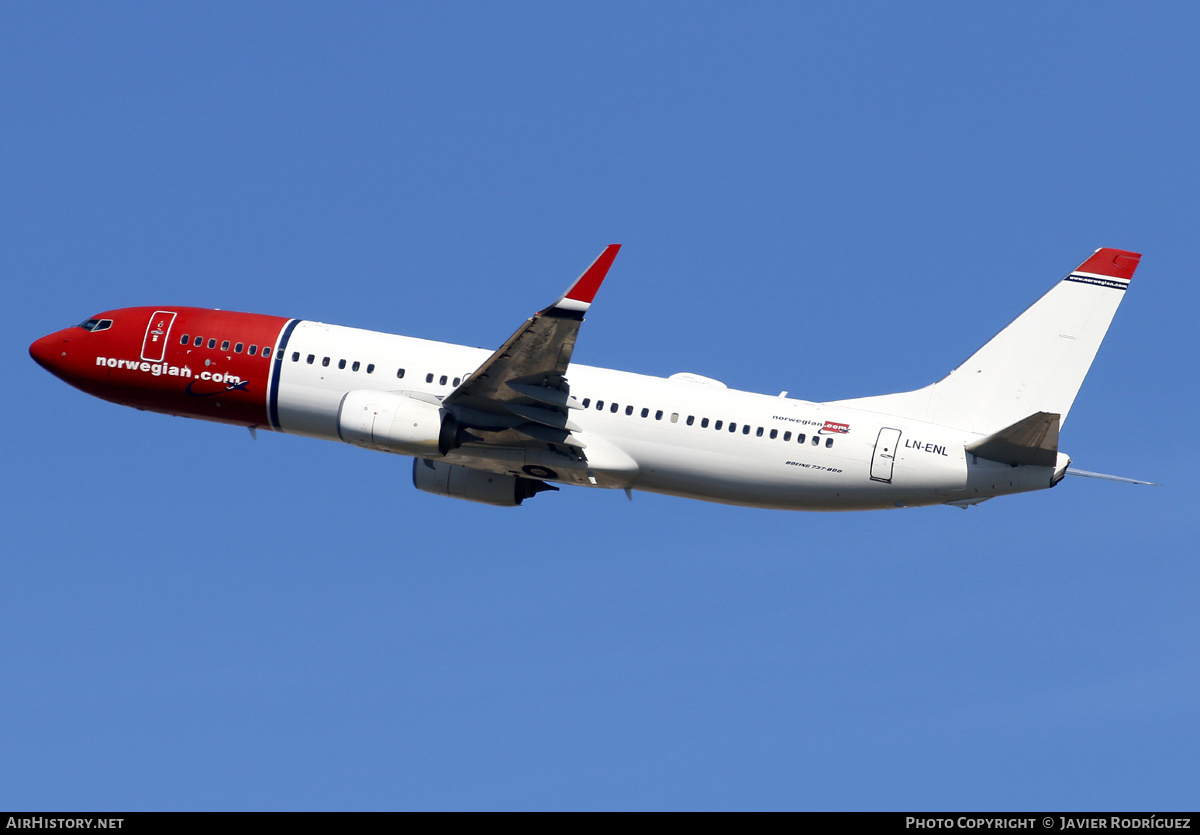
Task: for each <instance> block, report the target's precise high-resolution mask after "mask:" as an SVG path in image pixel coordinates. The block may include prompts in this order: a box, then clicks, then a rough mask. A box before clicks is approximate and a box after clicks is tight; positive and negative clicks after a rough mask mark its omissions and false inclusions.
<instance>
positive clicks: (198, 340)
mask: <svg viewBox="0 0 1200 835" xmlns="http://www.w3.org/2000/svg"><path fill="white" fill-rule="evenodd" d="M192 344H193V345H195V346H196V347H197V348H199V347H200V346H201V345H203V344H204V337H203V336H197V337H196V339H195V340H194V341H193V342H192Z"/></svg>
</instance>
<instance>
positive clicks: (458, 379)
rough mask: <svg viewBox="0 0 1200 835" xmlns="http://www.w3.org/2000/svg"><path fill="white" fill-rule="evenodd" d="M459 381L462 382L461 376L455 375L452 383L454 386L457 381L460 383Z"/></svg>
mask: <svg viewBox="0 0 1200 835" xmlns="http://www.w3.org/2000/svg"><path fill="white" fill-rule="evenodd" d="M461 382H462V377H455V378H454V385H455V386H458V384H459V383H461Z"/></svg>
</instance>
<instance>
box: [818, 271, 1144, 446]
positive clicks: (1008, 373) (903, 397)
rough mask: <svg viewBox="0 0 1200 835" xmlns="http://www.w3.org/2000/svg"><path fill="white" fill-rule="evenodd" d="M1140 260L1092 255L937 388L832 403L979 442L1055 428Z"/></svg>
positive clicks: (1069, 407)
mask: <svg viewBox="0 0 1200 835" xmlns="http://www.w3.org/2000/svg"><path fill="white" fill-rule="evenodd" d="M1141 257H1142V256H1141V254H1140V253H1137V252H1126V251H1125V250H1121V249H1098V250H1096V252H1095V254H1094V255H1092V257H1091V258H1089V259H1087V260H1086V261H1084V262H1083V263H1082V264H1080V265H1079V267H1078V268H1076V269H1075V270H1074V271H1073V272H1072V273H1071V274H1070V275H1068V276H1067V277H1066V278H1064V279H1063V280H1062V281H1060V282H1058V284H1056V285H1054V287H1052V288H1051V289H1050V292H1048V293H1046V295H1044V296H1042V297H1041V298H1040V299H1038V300H1037V301H1036V302H1034V303H1033V305H1032V306H1031V307H1029V308H1028V309H1027V310H1026V311H1025V312H1024V313H1022V314H1021V315H1020V316H1018V317H1017V318H1016V319H1015V320H1014V321H1013V322H1012V324H1010V325H1009V326H1008V327H1006V328H1005V329H1004V330H1002V331H1000V333H998V334H996V336H994V337H992V340H991V341H990V342H988V343H987V344H986V345H984V346H983V347H982V348H980V349H979V350H978V351H976V352H975V353H974V354H972V355H971V357H970V358H969V359H968V360H967V361H966V362H964V363H963V364H962V365H960V366H959V367H958V368H956V369H954V370H953V371H951V372H950V373H949V374H948V375H947V376H946V377H944V378H943V379H941V380H940V381H938V382H936V383H934V384H933V385H931V386H926V387H925V388H923V389H917V390H916V391H908V392H903V393H900V394H884V395H879V396H876V397H860V398H856V399H854V400H840V401H838V403H839V404H842V405H846V406H854V407H855V408H859V409H867V410H869V411H874V412H886V413H888V414H894V415H900V416H903V417H910V418H915V419H917V420H925V421H929V422H931V423H940V424H943V425H945V426H952V427H955V428H957V429H966V430H968V431H972V432H979V433H981V434H988V433H992V432H996V431H997V430H999V429H1001V428H1003V427H1007V426H1010V425H1011V424H1014V423H1016V422H1018V421H1020V420H1021V419H1022V418H1025V417H1027V416H1029V415H1031V414H1033V413H1034V412H1049V413H1052V414H1057V415H1060V416H1061V418H1060V421H1059V422H1060V424H1061V423H1063V422H1065V421H1066V419H1067V413H1068V412H1069V411H1070V410H1071V404H1072V403H1073V402H1074V401H1075V395H1076V394H1078V393H1079V387H1080V385H1082V384H1083V378H1084V376H1085V375H1086V374H1087V372H1088V369H1089V368H1090V367H1091V365H1092V360H1093V359H1095V357H1096V351H1097V350H1098V349H1099V348H1100V343H1101V341H1103V339H1104V334H1105V333H1107V332H1108V326H1109V324H1110V323H1111V322H1112V318H1113V315H1114V314H1115V313H1116V312H1117V306H1118V305H1119V304H1120V303H1121V299H1122V298H1124V296H1125V289H1126V288H1127V287H1128V286H1129V280H1130V279H1131V278H1132V277H1133V272H1134V270H1136V269H1137V265H1138V261H1139V259H1141Z"/></svg>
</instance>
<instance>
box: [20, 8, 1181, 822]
mask: <svg viewBox="0 0 1200 835" xmlns="http://www.w3.org/2000/svg"><path fill="white" fill-rule="evenodd" d="M1198 39H1200V12H1197V11H1196V9H1195V8H1194V7H1193V6H1191V5H1188V4H1183V3H1177V4H1154V5H1152V6H1150V7H1144V6H1143V7H1135V6H1134V5H1132V4H1105V3H1051V4H1045V3H1015V4H1004V5H1003V6H1002V7H1001V6H996V7H993V8H981V7H980V6H979V5H978V4H948V3H947V4H941V3H937V4H932V3H923V4H903V5H897V4H882V3H866V4H855V5H853V6H850V7H848V8H847V7H844V4H842V5H841V6H836V7H833V6H829V5H828V4H821V5H818V4H809V5H801V4H783V3H771V4H756V5H754V6H752V7H749V8H747V7H746V6H745V4H713V3H686V4H684V3H660V4H651V5H649V6H647V5H646V4H624V3H606V4H602V5H600V6H595V7H594V8H591V9H588V10H584V9H582V8H581V6H580V5H579V4H536V3H529V4H519V5H518V4H420V5H418V4H411V5H400V4H358V5H352V6H346V5H344V4H343V5H334V4H329V5H316V4H284V3H277V4H262V3H259V4H246V3H204V4H149V3H147V4H132V5H131V4H121V3H108V4H100V5H97V4H82V3H36V4H35V3H24V4H21V3H8V4H3V5H2V6H0V116H2V118H0V178H2V179H0V252H3V258H2V261H0V263H2V264H3V271H4V276H5V286H6V287H7V288H8V290H9V298H10V303H9V304H6V305H3V306H2V307H0V325H2V327H0V333H2V334H3V337H2V339H3V343H2V345H3V349H4V350H3V356H4V357H5V358H6V359H7V362H8V366H7V367H8V371H7V375H6V376H7V379H8V380H9V385H8V391H9V392H10V394H9V396H8V398H7V399H6V401H5V402H6V406H7V408H5V409H4V410H3V411H2V413H0V415H2V416H0V421H3V437H5V438H7V441H6V442H5V447H4V448H5V456H4V457H5V463H4V470H3V471H4V473H5V478H4V485H5V486H4V490H5V494H6V495H5V501H4V502H3V504H2V509H0V529H2V530H3V533H4V537H3V541H4V547H3V554H4V556H3V558H2V559H0V572H2V573H0V578H2V582H3V589H4V593H3V602H2V603H0V671H3V675H0V751H3V752H4V756H2V757H0V807H6V808H46V809H62V810H70V809H117V810H128V809H521V808H550V809H577V808H634V809H659V808H696V809H749V808H771V809H775V808H786V809H950V810H954V809H994V810H1003V809H1019V810H1037V809H1080V810H1086V809H1106V810H1110V809H1111V810H1125V809H1129V810H1148V811H1155V810H1162V809H1178V808H1195V806H1196V800H1197V790H1196V786H1198V785H1200V764H1198V760H1197V750H1200V745H1198V743H1200V727H1198V723H1197V720H1196V707H1195V706H1196V704H1197V703H1200V665H1198V659H1200V614H1198V609H1197V606H1196V592H1197V587H1198V585H1200V569H1198V568H1197V547H1196V542H1197V534H1198V533H1200V530H1198V525H1197V521H1196V512H1195V507H1196V502H1197V498H1198V491H1197V477H1196V461H1197V456H1196V452H1195V450H1194V449H1193V448H1192V446H1191V443H1190V439H1191V434H1192V433H1191V431H1190V428H1191V426H1192V423H1193V419H1194V415H1195V414H1196V412H1197V407H1198V405H1200V404H1198V402H1197V401H1198V397H1197V393H1196V384H1195V358H1196V355H1197V337H1196V329H1195V326H1194V323H1193V321H1192V320H1193V318H1194V315H1195V314H1194V311H1195V309H1196V307H1197V302H1200V293H1198V292H1197V289H1196V271H1195V261H1196V255H1195V245H1196V230H1197V228H1198V221H1200V211H1198V209H1200V206H1198V197H1197V195H1200V177H1198V171H1200V168H1198V166H1197V163H1196V140H1197V136H1198V135H1200V117H1198V113H1200V111H1198V109H1197V107H1196V102H1197V94H1198V93H1200V89H1198V81H1197V79H1200V51H1198V50H1197V49H1196V48H1195V44H1196V43H1197V42H1198ZM612 242H620V243H622V244H624V245H625V246H624V249H622V251H621V254H620V256H619V257H618V259H617V262H616V264H615V266H614V268H613V270H612V272H611V273H610V275H609V279H608V282H607V283H606V285H605V287H604V288H603V290H602V291H601V293H600V295H599V296H598V298H597V300H596V303H595V304H594V305H593V306H592V309H591V311H590V313H589V317H588V322H587V324H586V325H585V326H584V328H583V331H582V334H581V336H580V340H579V343H578V346H577V350H576V354H575V357H576V359H577V360H579V361H581V362H586V363H589V364H594V365H603V366H610V367H616V368H622V369H627V370H632V371H638V372H642V373H649V374H659V375H667V374H671V373H674V372H677V371H692V372H696V373H700V374H705V375H708V376H713V377H717V378H719V379H721V380H724V381H726V382H727V383H728V384H729V385H731V386H734V387H737V388H744V389H748V390H751V391H760V392H768V393H772V394H773V393H776V392H778V391H779V390H783V389H786V390H788V391H790V392H791V393H792V395H793V396H797V397H803V398H807V399H815V400H825V399H834V398H841V397H852V396H858V395H866V394H874V393H882V392H885V391H898V390H904V389H908V388H914V387H917V386H920V385H924V384H925V383H928V382H931V381H932V380H934V379H937V378H938V377H940V376H942V375H943V374H944V373H946V372H947V371H948V370H950V369H951V368H952V367H954V365H956V364H957V363H958V362H960V361H961V360H962V359H964V358H965V357H966V356H967V355H968V354H970V353H971V352H972V351H973V350H974V349H975V348H976V347H978V345H980V344H981V343H982V342H984V341H985V340H986V339H987V338H988V337H990V336H991V335H992V334H993V333H994V332H995V331H997V330H998V329H999V328H1001V327H1002V326H1003V325H1005V324H1006V323H1007V322H1008V321H1009V320H1011V319H1012V318H1013V317H1015V316H1016V314H1017V313H1019V312H1020V311H1021V310H1022V309H1023V308H1024V307H1025V306H1026V305H1028V304H1029V303H1030V302H1032V301H1033V300H1034V299H1035V298H1036V297H1037V296H1038V295H1040V294H1041V293H1042V292H1044V291H1045V290H1046V289H1047V288H1048V287H1049V286H1050V285H1051V284H1052V283H1053V282H1054V281H1055V280H1057V279H1058V278H1059V277H1061V276H1062V275H1063V274H1065V273H1066V272H1067V271H1069V270H1070V269H1071V268H1072V267H1074V266H1075V265H1076V264H1078V263H1079V262H1081V261H1082V260H1083V259H1084V258H1085V257H1086V256H1087V255H1088V254H1089V253H1091V251H1092V250H1094V249H1096V248H1097V247H1100V246H1111V247H1119V248H1125V249H1133V250H1137V251H1140V252H1143V253H1145V257H1144V259H1143V261H1142V266H1141V268H1140V270H1139V271H1138V273H1137V275H1136V277H1135V279H1134V281H1133V283H1132V287H1131V289H1130V291H1129V293H1128V295H1127V298H1126V299H1125V301H1124V303H1123V305H1122V308H1121V310H1120V311H1119V312H1118V314H1117V318H1116V320H1115V322H1114V325H1113V327H1112V329H1111V330H1110V331H1109V335H1108V339H1107V340H1106V342H1105V344H1104V345H1103V347H1102V348H1101V351H1100V354H1099V356H1098V358H1097V361H1096V364H1095V365H1094V366H1093V369H1092V372H1091V374H1090V375H1089V377H1088V379H1087V381H1086V382H1085V384H1084V387H1083V390H1082V392H1081V393H1080V396H1079V398H1078V399H1077V400H1076V403H1075V408H1074V410H1073V411H1072V413H1071V416H1070V420H1069V421H1068V423H1067V424H1066V426H1065V428H1064V431H1063V434H1062V447H1063V449H1064V450H1065V451H1067V452H1068V453H1070V454H1071V455H1072V457H1073V458H1074V460H1075V461H1076V463H1077V464H1078V465H1079V466H1081V467H1083V468H1086V469H1092V470H1100V471H1103V472H1113V473H1119V474H1124V475H1130V476H1136V477H1143V478H1149V479H1152V480H1154V481H1158V482H1161V483H1162V485H1163V486H1161V487H1157V488H1135V487H1129V486H1124V485H1117V484H1109V483H1103V482H1095V481H1090V480H1085V479H1070V480H1068V481H1067V482H1065V483H1063V484H1062V485H1060V486H1059V487H1058V488H1056V489H1054V490H1052V491H1049V492H1044V493H1040V494H1033V495H1027V496H1018V497H1010V498H1004V499H998V500H995V501H992V502H988V503H986V504H984V505H982V506H980V507H977V508H973V509H971V510H969V511H966V512H964V511H960V510H957V509H951V508H929V509H911V510H904V511H891V512H877V513H867V514H831V515H820V514H788V513H782V512H768V511H756V510H748V509H738V508H728V507H723V506H717V505H707V504H702V503H696V502H689V501H685V500H681V499H673V498H668V497H659V496H651V495H646V494H635V497H634V501H633V502H632V503H630V502H628V501H627V500H626V498H625V496H624V495H623V494H622V493H620V492H593V491H585V490H572V489H565V490H563V491H562V492H560V493H557V494H552V495H543V496H539V497H537V498H536V499H534V500H531V501H529V502H527V504H526V505H525V506H524V507H522V508H519V509H515V510H504V509H497V508H490V507H482V506H476V505H472V504H468V503H463V502H456V501H454V500H450V499H443V498H438V497H434V496H430V495H426V494H423V493H419V492H417V491H415V490H414V489H413V488H412V486H411V483H410V476H409V468H408V462H407V459H396V458H395V457H392V456H384V455H375V454H368V453H364V452H362V451H359V450H355V449H350V448H348V447H345V446H342V445H337V444H332V443H325V442H318V441H313V440H308V439H301V438H292V437H286V436H277V435H273V434H272V433H259V437H258V440H257V441H253V440H251V438H250V436H249V434H248V433H247V432H245V431H244V430H239V429H234V428H231V427H225V426H218V425H214V424H206V423H202V422H198V421H189V420H183V419H174V418H168V417H164V416H161V415H149V414H145V413H141V412H137V411H134V410H131V409H124V408H120V407H117V406H113V405H110V404H107V403H104V402H101V401H99V400H95V399H93V398H89V397H87V396H86V395H84V394H82V393H80V392H78V391H76V390H74V389H71V388H69V387H68V386H66V385H64V384H63V383H61V382H59V381H58V380H56V379H54V378H53V377H51V376H50V375H48V374H46V373H45V372H44V371H42V370H41V369H40V368H38V367H37V366H36V365H35V364H34V363H33V362H32V361H31V360H30V359H29V358H28V356H27V354H26V350H27V346H28V344H29V343H30V342H31V341H33V340H34V339H35V338H37V337H38V336H41V335H42V334H44V333H48V332H50V331H53V330H56V329H58V328H61V327H64V326H67V325H70V324H73V323H74V322H77V321H80V320H82V319H84V318H86V317H87V316H89V315H91V314H93V313H95V312H97V311H100V310H104V309H110V308H114V307H121V306H131V305H154V304H178V305H200V306H211V307H220V308H224V309H235V310H250V311H256V312H263V313H274V314H279V315H284V316H295V317H302V318H311V319H320V320H323V321H327V322H335V323H339V324H347V325H354V326H360V327H368V328H374V329H378V330H386V331H392V332H398V333H405V334H410V335H414V336H421V337H429V338H436V339H443V340H447V341H456V342H463V343H467V344H471V345H479V346H485V347H494V346H497V345H499V344H500V343H501V342H502V341H503V340H504V339H505V338H506V337H507V336H508V335H509V334H510V333H511V332H512V331H513V330H514V329H515V328H516V327H517V325H518V324H519V323H520V322H521V321H523V320H524V317H526V316H528V315H529V313H530V312H531V311H533V310H535V309H537V308H539V307H541V306H543V305H545V304H546V303H548V302H550V301H552V300H553V299H554V298H556V297H557V295H558V294H559V293H560V292H561V291H562V290H563V288H564V287H565V286H566V284H567V283H568V282H569V281H570V280H571V279H573V278H574V277H575V276H576V275H578V273H579V272H580V270H582V269H583V267H584V266H586V265H587V264H588V263H589V262H590V261H591V259H592V258H594V257H595V256H596V254H597V253H599V252H600V250H601V249H602V248H603V247H604V245H606V244H608V243H612Z"/></svg>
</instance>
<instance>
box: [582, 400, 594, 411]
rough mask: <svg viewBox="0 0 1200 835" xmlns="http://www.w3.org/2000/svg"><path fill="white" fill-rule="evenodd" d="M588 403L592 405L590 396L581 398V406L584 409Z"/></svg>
mask: <svg viewBox="0 0 1200 835" xmlns="http://www.w3.org/2000/svg"><path fill="white" fill-rule="evenodd" d="M590 405H592V398H590V397H585V398H583V408H585V409H586V408H587V407H588V406H590Z"/></svg>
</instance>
